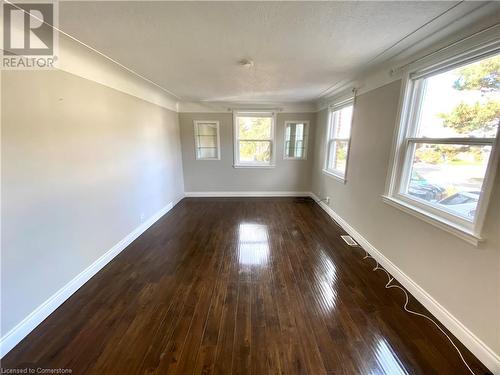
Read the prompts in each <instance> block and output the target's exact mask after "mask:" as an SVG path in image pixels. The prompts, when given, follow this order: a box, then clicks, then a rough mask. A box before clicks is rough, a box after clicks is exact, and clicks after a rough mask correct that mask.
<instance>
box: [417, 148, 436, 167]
mask: <svg viewBox="0 0 500 375" xmlns="http://www.w3.org/2000/svg"><path fill="white" fill-rule="evenodd" d="M415 158H416V159H417V160H418V161H420V162H424V163H427V164H437V163H439V162H441V161H443V155H442V154H441V153H440V152H439V151H436V150H433V149H429V148H419V149H417V150H416V151H415Z"/></svg>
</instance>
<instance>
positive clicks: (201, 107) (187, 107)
mask: <svg viewBox="0 0 500 375" xmlns="http://www.w3.org/2000/svg"><path fill="white" fill-rule="evenodd" d="M236 109H238V110H242V109H243V110H244V109H247V110H248V109H259V110H261V109H269V110H271V109H272V110H275V111H278V112H280V113H307V112H316V104H315V103H314V102H297V103H295V102H294V103H276V102H245V103H241V102H196V101H192V102H180V103H179V106H178V112H183V113H221V112H228V113H231V112H232V111H233V110H236Z"/></svg>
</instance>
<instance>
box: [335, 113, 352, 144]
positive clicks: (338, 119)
mask: <svg viewBox="0 0 500 375" xmlns="http://www.w3.org/2000/svg"><path fill="white" fill-rule="evenodd" d="M352 110H353V106H352V105H350V106H348V107H344V108H342V109H339V110H338V111H335V112H334V113H333V116H334V117H333V121H334V131H333V138H349V137H350V135H351V123H352Z"/></svg>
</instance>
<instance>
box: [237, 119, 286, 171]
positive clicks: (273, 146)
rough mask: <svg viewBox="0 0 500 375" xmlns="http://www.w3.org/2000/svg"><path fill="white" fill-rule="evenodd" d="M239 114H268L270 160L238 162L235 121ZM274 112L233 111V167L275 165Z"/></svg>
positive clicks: (238, 153)
mask: <svg viewBox="0 0 500 375" xmlns="http://www.w3.org/2000/svg"><path fill="white" fill-rule="evenodd" d="M241 115H252V116H256V117H257V116H259V115H261V116H262V115H270V116H269V117H271V118H272V124H271V138H270V140H269V141H270V142H271V160H270V161H269V163H262V162H261V163H259V162H251V163H248V162H247V163H245V162H240V160H239V157H240V151H239V136H238V126H237V122H236V117H238V116H241ZM275 132H276V112H274V111H269V110H265V109H263V110H251V111H250V110H242V111H234V112H233V152H234V155H233V158H234V159H233V160H234V163H233V167H234V168H264V169H265V168H274V167H275V166H276V157H275V156H276V152H275V147H276V135H275Z"/></svg>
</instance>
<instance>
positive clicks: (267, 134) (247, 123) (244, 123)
mask: <svg viewBox="0 0 500 375" xmlns="http://www.w3.org/2000/svg"><path fill="white" fill-rule="evenodd" d="M271 121H272V120H271V118H268V117H239V118H238V129H239V137H240V139H252V140H256V139H269V138H271Z"/></svg>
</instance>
